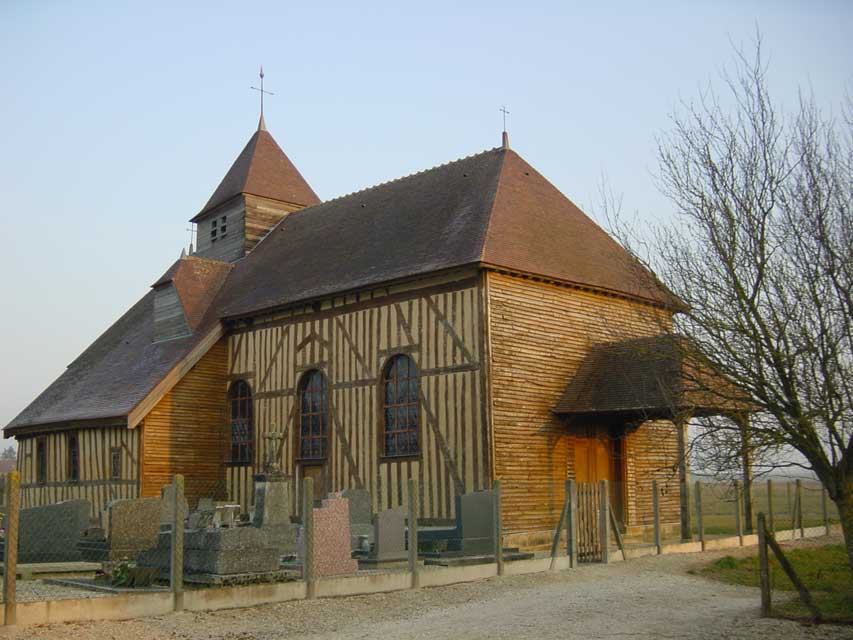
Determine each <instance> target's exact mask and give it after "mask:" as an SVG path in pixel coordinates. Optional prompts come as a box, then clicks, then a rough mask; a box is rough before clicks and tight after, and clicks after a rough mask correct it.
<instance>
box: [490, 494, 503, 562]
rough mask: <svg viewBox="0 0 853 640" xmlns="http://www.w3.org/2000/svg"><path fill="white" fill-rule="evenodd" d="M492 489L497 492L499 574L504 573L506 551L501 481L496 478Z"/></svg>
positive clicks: (495, 515) (496, 554)
mask: <svg viewBox="0 0 853 640" xmlns="http://www.w3.org/2000/svg"><path fill="white" fill-rule="evenodd" d="M492 491H494V493H495V511H494V518H495V520H494V531H495V562H496V563H497V565H498V575H499V576H502V575H503V574H504V552H503V533H502V528H501V520H502V511H501V481H500V480H495V481H494V482H493V483H492Z"/></svg>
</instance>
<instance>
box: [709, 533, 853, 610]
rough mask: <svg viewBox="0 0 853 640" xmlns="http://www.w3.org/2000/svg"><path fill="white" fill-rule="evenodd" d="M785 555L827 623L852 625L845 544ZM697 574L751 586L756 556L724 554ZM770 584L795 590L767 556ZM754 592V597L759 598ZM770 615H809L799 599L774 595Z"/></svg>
mask: <svg viewBox="0 0 853 640" xmlns="http://www.w3.org/2000/svg"><path fill="white" fill-rule="evenodd" d="M785 556H786V557H787V558H788V560H789V561H790V563H791V565H793V567H794V571H795V572H796V574H797V575H798V576H799V578H800V580H802V582H803V583H804V584H805V586H806V588H807V589H808V590H809V592H810V593H811V595H812V598H813V599H814V602H815V604H816V605H817V607H818V609H819V610H820V613H821V617H822V619H824V620H825V621H827V622H844V623H851V624H853V577H851V573H850V567H849V565H848V563H847V553H846V551H845V548H844V545H841V544H832V545H826V546H823V547H811V548H804V549H790V550H786V551H785ZM696 573H699V574H701V575H704V576H707V577H710V578H714V579H716V580H720V581H722V582H728V583H730V584H740V585H746V586H750V587H757V586H758V555H754V556H748V557H746V558H734V557H732V556H724V557H722V558H720V559H719V560H716V561H715V562H712V563H711V564H709V565H708V566H706V567H704V568H702V569H700V570H699V571H697V572H696ZM770 584H771V585H772V588H773V589H774V591H776V590H778V591H796V589H795V588H794V585H793V584H791V581H790V580H789V579H788V576H787V575H786V574H785V572H784V571H783V570H782V568H781V566H779V563H778V562H777V561H776V558H775V557H773V556H772V554H771V559H770ZM758 597H759V596H758V593H756V599H757V598H758ZM775 600H776V601H775V602H774V603H773V611H772V613H773V615H776V616H780V617H790V618H796V619H809V618H810V617H811V614H810V613H809V611H808V609H807V608H806V607H805V605H803V604H802V603H801V602H800V600H799V599H798V598H794V599H792V600H790V601H787V599H786V601H784V602H779V598H778V597H777V598H775Z"/></svg>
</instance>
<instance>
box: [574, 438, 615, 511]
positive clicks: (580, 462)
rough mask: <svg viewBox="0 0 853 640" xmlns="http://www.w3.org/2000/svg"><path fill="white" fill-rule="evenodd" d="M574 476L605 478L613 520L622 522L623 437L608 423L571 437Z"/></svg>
mask: <svg viewBox="0 0 853 640" xmlns="http://www.w3.org/2000/svg"><path fill="white" fill-rule="evenodd" d="M574 440H575V452H574V453H575V465H574V466H575V480H576V481H577V482H585V483H598V482H599V481H600V480H607V484H608V490H609V497H610V505H611V506H612V507H613V513H614V515H615V516H616V520H617V521H618V522H619V523H620V524H622V523H624V516H623V514H624V499H623V496H624V470H623V466H624V465H623V445H624V440H623V439H622V438H619V437H618V436H614V430H613V429H611V428H608V427H590V428H588V429H585V430H583V431H582V432H581V433H580V434H578V435H577V436H576V437H575V439H574Z"/></svg>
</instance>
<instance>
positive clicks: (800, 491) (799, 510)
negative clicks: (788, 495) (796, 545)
mask: <svg viewBox="0 0 853 640" xmlns="http://www.w3.org/2000/svg"><path fill="white" fill-rule="evenodd" d="M797 522H798V523H799V525H800V538H805V537H806V530H805V527H804V526H803V483H802V481H801V480H800V479H799V478H797Z"/></svg>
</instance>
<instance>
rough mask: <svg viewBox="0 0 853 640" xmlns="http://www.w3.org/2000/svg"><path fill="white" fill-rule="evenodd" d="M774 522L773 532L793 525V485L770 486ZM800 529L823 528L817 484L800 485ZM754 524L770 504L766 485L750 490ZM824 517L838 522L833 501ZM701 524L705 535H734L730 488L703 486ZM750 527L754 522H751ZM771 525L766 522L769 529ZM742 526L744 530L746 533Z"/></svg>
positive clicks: (777, 483) (758, 484) (776, 483)
mask: <svg viewBox="0 0 853 640" xmlns="http://www.w3.org/2000/svg"><path fill="white" fill-rule="evenodd" d="M694 487H695V485H691V487H690V488H691V495H690V505H691V513H692V514H693V521H694V522H693V526H694V532H698V529H697V528H696V527H697V523H696V517H695V513H696V507H695V495H694ZM772 489H773V495H772V502H773V520H774V523H773V524H774V525H775V529H776V530H780V529H790V528H792V523H793V516H794V514H793V507H794V501H795V494H796V488H795V483H794V482H793V481H791V482H785V481H780V480H774V481H773V483H772ZM802 494H803V526H805V527H816V526H820V525H822V524H823V503H822V497H821V486H820V483H818V482H817V481H813V480H804V481H803V482H802ZM752 505H753V520H754V519H755V518H756V517H757V516H758V514H759V513H760V512H763V513H764V514H765V515H766V514H769V512H770V508H769V501H768V491H767V482H766V481H756V482H755V483H753V486H752ZM827 515H828V517H829V521H830V522H838V511H837V509H836V508H835V504H834V503H833V502H832V501H829V500H828V501H827ZM702 521H703V524H704V527H705V534H706V535H708V536H715V535H734V534H735V533H736V527H735V493H734V489H733V487H732V485H731V484H729V483H721V482H703V483H702ZM752 524H753V527H754V526H755V522H754V521H753V523H752ZM769 525H770V523H769V522H768V526H769ZM747 529H748V527H747V523H746V522H744V530H747Z"/></svg>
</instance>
